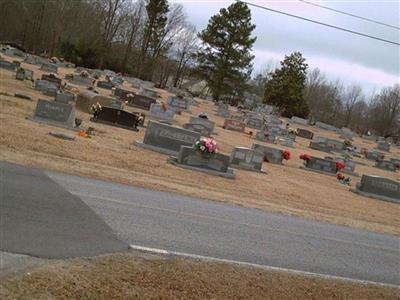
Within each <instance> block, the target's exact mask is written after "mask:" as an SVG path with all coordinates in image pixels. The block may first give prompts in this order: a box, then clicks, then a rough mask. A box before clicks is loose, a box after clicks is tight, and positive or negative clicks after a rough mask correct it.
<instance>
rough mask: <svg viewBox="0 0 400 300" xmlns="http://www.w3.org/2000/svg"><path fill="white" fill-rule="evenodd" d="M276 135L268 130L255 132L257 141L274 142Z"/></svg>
mask: <svg viewBox="0 0 400 300" xmlns="http://www.w3.org/2000/svg"><path fill="white" fill-rule="evenodd" d="M276 138H277V137H276V135H275V134H274V133H272V132H268V131H258V132H257V133H256V139H257V140H259V141H263V142H266V143H272V144H274V143H275V141H276Z"/></svg>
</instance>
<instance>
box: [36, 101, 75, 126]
mask: <svg viewBox="0 0 400 300" xmlns="http://www.w3.org/2000/svg"><path fill="white" fill-rule="evenodd" d="M33 120H34V121H37V122H41V123H47V124H51V125H55V126H59V127H64V128H67V129H73V128H74V125H75V108H74V107H73V106H72V105H70V104H64V103H59V102H55V101H47V100H43V99H39V100H38V103H37V106H36V110H35V115H34V117H33Z"/></svg>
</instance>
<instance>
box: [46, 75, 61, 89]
mask: <svg viewBox="0 0 400 300" xmlns="http://www.w3.org/2000/svg"><path fill="white" fill-rule="evenodd" d="M41 79H42V80H47V81H49V82H52V83H54V84H55V85H56V86H57V88H58V89H59V88H60V87H61V83H62V81H61V79H60V78H57V77H56V76H54V75H53V74H50V75H48V74H43V75H42V78H41Z"/></svg>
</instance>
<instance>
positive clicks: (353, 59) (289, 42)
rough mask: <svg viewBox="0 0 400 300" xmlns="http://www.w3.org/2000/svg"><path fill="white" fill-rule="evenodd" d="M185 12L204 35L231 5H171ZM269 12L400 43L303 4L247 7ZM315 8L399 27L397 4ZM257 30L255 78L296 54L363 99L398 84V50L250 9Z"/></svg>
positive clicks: (377, 28) (393, 33) (374, 28)
mask: <svg viewBox="0 0 400 300" xmlns="http://www.w3.org/2000/svg"><path fill="white" fill-rule="evenodd" d="M172 2H175V3H180V4H182V5H183V6H184V9H185V12H186V14H187V15H188V20H189V21H190V22H191V23H193V24H194V25H195V26H196V28H197V30H199V31H201V30H203V29H204V28H205V27H206V26H207V23H208V20H209V19H210V17H211V16H212V15H214V14H216V13H218V11H219V10H220V9H221V8H223V7H228V6H229V5H230V4H231V3H233V2H234V1H218V0H215V1H212V0H197V1H196V0H175V1H172ZM247 2H250V3H254V4H257V5H261V6H265V7H268V8H271V9H275V10H280V11H283V12H286V13H290V14H294V15H298V16H301V17H305V18H309V19H313V20H316V21H319V22H323V23H328V24H331V25H335V26H339V27H344V28H346V29H350V30H353V31H358V32H361V33H365V34H368V35H372V36H376V37H379V38H382V39H386V40H390V41H393V42H396V43H400V30H399V29H394V28H392V27H386V26H382V25H379V24H375V23H371V22H366V21H363V20H359V19H357V18H353V17H350V16H345V15H341V14H338V13H335V12H333V11H329V10H325V9H323V8H320V7H315V6H312V5H309V4H306V3H304V2H302V1H299V0H289V1H286V0H282V1H276V0H275V1H268V0H265V1H251V0H249V1H247ZM309 2H313V3H316V4H319V5H323V6H327V7H330V8H333V9H337V10H341V11H345V12H348V13H351V14H356V15H359V16H362V17H366V18H370V19H373V20H376V21H380V22H383V23H387V24H390V25H393V26H397V27H400V17H399V15H400V1H393V0H375V1H372V0H349V1H343V0H342V1H338V0H336V1H335V0H332V1H329V0H328V1H323V0H320V1H316V0H309ZM250 9H251V13H252V22H253V23H254V24H255V25H256V29H255V31H254V36H256V37H257V41H256V42H255V44H254V45H253V54H254V55H255V59H254V61H253V65H254V66H253V69H254V71H253V72H254V74H255V73H257V72H260V71H261V70H263V69H265V67H266V65H267V64H268V63H269V62H271V61H272V62H274V63H278V62H279V61H281V60H282V59H283V58H284V56H285V55H287V54H290V53H292V52H294V51H300V52H301V53H302V54H303V57H305V58H306V61H307V63H308V65H309V67H310V68H319V69H320V70H321V71H322V72H323V73H325V74H326V75H327V77H328V79H330V80H336V79H340V80H341V81H342V82H343V83H344V84H345V85H351V84H359V85H361V86H362V87H363V89H364V90H365V91H366V93H374V92H378V91H379V90H380V89H381V88H383V87H386V86H392V85H394V84H395V83H399V82H400V54H399V53H400V46H399V45H393V44H389V43H384V42H381V41H378V40H374V39H369V38H366V37H362V36H358V35H354V34H350V33H347V32H343V31H339V30H336V29H333V28H328V27H325V26H321V25H318V24H314V23H310V22H306V21H303V20H299V19H295V18H291V17H288V16H285V15H281V14H277V13H274V12H270V11H266V10H262V9H260V8H256V7H252V6H250Z"/></svg>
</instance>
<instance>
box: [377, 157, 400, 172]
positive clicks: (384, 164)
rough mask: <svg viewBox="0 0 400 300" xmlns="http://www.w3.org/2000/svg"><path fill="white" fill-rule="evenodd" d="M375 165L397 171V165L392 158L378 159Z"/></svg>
mask: <svg viewBox="0 0 400 300" xmlns="http://www.w3.org/2000/svg"><path fill="white" fill-rule="evenodd" d="M375 167H377V168H379V169H383V170H387V171H391V172H396V170H397V165H396V164H395V163H394V162H393V161H391V160H378V161H377V162H376V164H375Z"/></svg>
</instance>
